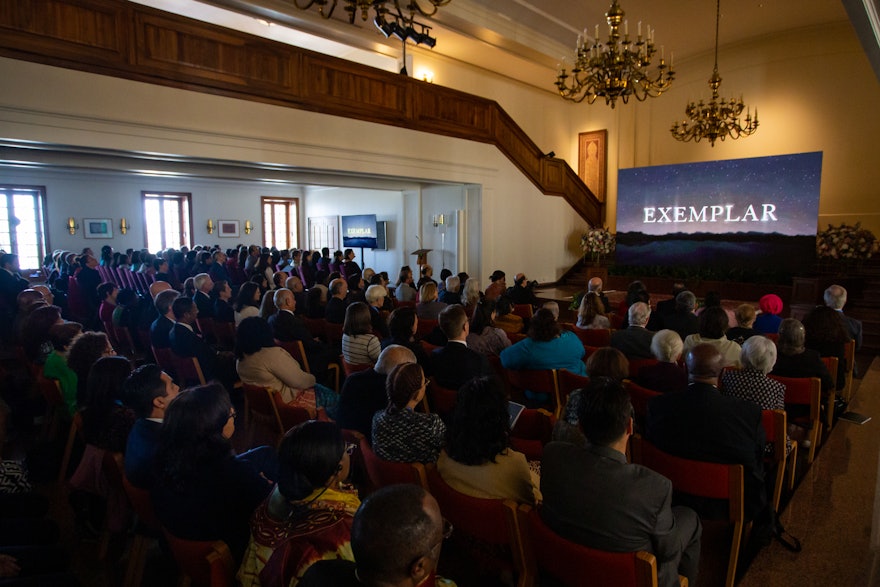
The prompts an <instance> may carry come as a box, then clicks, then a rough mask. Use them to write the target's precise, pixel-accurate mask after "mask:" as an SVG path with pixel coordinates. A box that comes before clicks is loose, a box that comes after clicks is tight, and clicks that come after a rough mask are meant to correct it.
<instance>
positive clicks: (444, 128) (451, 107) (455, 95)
mask: <svg viewBox="0 0 880 587" xmlns="http://www.w3.org/2000/svg"><path fill="white" fill-rule="evenodd" d="M410 83H411V86H412V89H413V93H414V97H415V101H414V104H415V113H414V116H415V121H414V122H415V125H416V128H417V129H418V130H422V131H426V132H434V133H437V134H444V135H450V136H455V137H459V138H464V139H468V140H471V141H479V142H483V143H491V142H492V139H493V137H492V120H493V115H494V111H495V110H497V109H498V108H499V107H498V105H497V104H496V103H495V102H494V101H492V100H486V99H485V98H480V97H479V96H474V95H471V94H464V93H462V92H457V91H455V90H450V89H449V88H443V87H440V86H434V85H433V84H429V83H427V82H422V81H419V80H411V82H410Z"/></svg>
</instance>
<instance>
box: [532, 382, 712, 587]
mask: <svg viewBox="0 0 880 587" xmlns="http://www.w3.org/2000/svg"><path fill="white" fill-rule="evenodd" d="M581 397H582V399H581V401H580V402H579V404H578V425H579V426H580V428H581V431H582V432H583V433H584V436H586V438H587V440H588V441H589V443H588V444H587V445H586V446H585V447H582V446H576V445H574V444H570V443H568V442H551V443H550V444H548V445H547V446H546V447H545V449H544V456H543V459H542V461H541V493H542V494H543V496H544V504H543V507H542V509H541V517H542V518H543V519H544V522H545V523H546V524H547V525H548V526H549V527H550V528H551V529H553V530H554V531H555V532H556V533H557V534H559V535H560V536H562V537H564V538H567V539H568V540H571V541H573V542H577V543H578V544H583V545H586V546H589V547H592V548H598V549H601V550H609V551H612V552H632V551H637V550H646V551H648V552H651V553H653V554H654V555H655V556H656V557H657V567H658V569H657V570H658V575H659V584H660V585H661V586H663V587H673V586H677V585H678V583H679V581H678V574H679V573H681V574H682V575H685V576H686V577H687V578H688V580H689V581H695V580H696V578H697V572H698V568H699V559H700V534H701V529H702V528H701V525H700V519H699V517H697V514H696V512H694V511H693V510H692V509H690V508H686V507H671V503H672V483H671V482H670V481H669V480H668V479H666V478H665V477H663V476H662V475H660V474H659V473H655V472H654V471H651V470H650V469H647V468H645V467H642V466H641V465H631V464H627V462H626V446H627V442H628V441H629V437H630V436H632V432H633V418H632V414H633V407H632V404H631V403H630V400H629V394H628V393H627V392H626V390H625V389H624V388H623V386H622V385H621V384H620V383H618V382H617V381H615V380H613V379H611V378H609V377H597V378H594V379H592V380H591V381H590V385H589V386H588V387H587V389H586V390H585V392H584V393H583V394H582V396H581Z"/></svg>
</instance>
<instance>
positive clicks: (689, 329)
mask: <svg viewBox="0 0 880 587" xmlns="http://www.w3.org/2000/svg"><path fill="white" fill-rule="evenodd" d="M665 301H667V302H673V304H674V306H675V309H674V310H673V311H672V312H669V313H666V314H663V315H662V316H660V317H658V319H657V320H656V321H655V320H654V316H656V312H651V320H650V321H649V324H650V323H651V322H655V323H656V324H657V328H656V329H654V328H650V326H649V329H650V330H663V329H664V328H665V329H668V330H674V331H675V332H677V333H678V335H679V336H680V337H681V340H684V339H685V338H687V337H688V336H690V335H691V334H697V333H698V332H699V331H700V319H699V318H697V315H696V314H694V307H696V305H697V297H696V296H695V295H694V294H693V293H691V292H689V291H683V292H680V293H679V294H678V295H677V296H675V299H674V300H665ZM661 303H662V302H661ZM658 306H659V304H658Z"/></svg>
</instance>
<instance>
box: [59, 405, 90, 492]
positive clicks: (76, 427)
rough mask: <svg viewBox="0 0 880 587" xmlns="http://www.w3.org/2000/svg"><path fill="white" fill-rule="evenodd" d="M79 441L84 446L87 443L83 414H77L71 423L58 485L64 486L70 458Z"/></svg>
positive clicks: (62, 457)
mask: <svg viewBox="0 0 880 587" xmlns="http://www.w3.org/2000/svg"><path fill="white" fill-rule="evenodd" d="M77 440H79V441H80V442H81V443H82V444H83V445H84V444H85V443H86V439H85V436H83V417H82V412H76V413H75V414H74V415H73V420H72V421H71V423H70V431H69V432H68V434H67V444H65V445H64V454H63V455H62V456H61V466H60V467H59V468H58V485H63V483H64V480H65V479H67V469H68V468H69V467H70V456H71V454H72V453H73V445H74V444H75V443H76V441H77Z"/></svg>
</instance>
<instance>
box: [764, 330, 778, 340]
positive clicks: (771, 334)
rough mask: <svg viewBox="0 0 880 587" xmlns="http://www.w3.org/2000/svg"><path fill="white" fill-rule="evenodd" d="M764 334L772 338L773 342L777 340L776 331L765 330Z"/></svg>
mask: <svg viewBox="0 0 880 587" xmlns="http://www.w3.org/2000/svg"><path fill="white" fill-rule="evenodd" d="M764 336H766V337H767V338H769V339H770V340H772V341H773V342H779V333H778V332H765V333H764Z"/></svg>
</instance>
